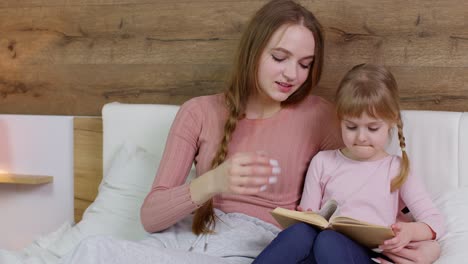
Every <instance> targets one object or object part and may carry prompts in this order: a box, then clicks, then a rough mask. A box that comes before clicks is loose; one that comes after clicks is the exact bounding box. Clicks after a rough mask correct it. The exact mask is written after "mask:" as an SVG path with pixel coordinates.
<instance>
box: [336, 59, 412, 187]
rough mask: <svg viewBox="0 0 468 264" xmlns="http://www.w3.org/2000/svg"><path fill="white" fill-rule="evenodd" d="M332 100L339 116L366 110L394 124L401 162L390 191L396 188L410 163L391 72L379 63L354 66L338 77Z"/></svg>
mask: <svg viewBox="0 0 468 264" xmlns="http://www.w3.org/2000/svg"><path fill="white" fill-rule="evenodd" d="M335 103H336V109H337V114H338V118H339V120H343V118H344V117H352V118H359V117H360V116H361V115H362V114H363V113H366V114H368V115H369V116H371V117H373V118H381V119H383V120H385V121H387V122H389V123H390V124H396V126H397V129H398V139H399V141H400V148H401V150H402V162H401V167H400V173H399V175H398V176H397V177H395V178H394V179H393V180H392V183H391V191H392V192H393V191H395V190H397V189H399V188H400V187H401V185H403V183H404V182H405V181H406V178H407V177H408V173H409V167H410V164H409V159H408V155H407V153H406V143H405V137H404V136H403V122H402V120H401V113H400V97H399V94H398V86H397V83H396V81H395V78H394V77H393V75H392V73H391V72H390V71H389V70H388V69H386V68H385V67H384V66H380V65H373V64H360V65H357V66H354V67H353V68H352V69H351V70H350V71H349V72H348V73H347V74H346V75H345V76H344V78H343V80H341V83H340V85H339V87H338V90H337V91H336V96H335Z"/></svg>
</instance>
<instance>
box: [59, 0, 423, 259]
mask: <svg viewBox="0 0 468 264" xmlns="http://www.w3.org/2000/svg"><path fill="white" fill-rule="evenodd" d="M235 58H236V60H235V62H234V66H233V73H232V78H231V81H230V84H229V85H228V87H227V90H226V92H225V93H224V94H216V95H211V96H203V97H197V98H193V99H191V100H189V101H187V102H186V103H185V104H183V105H182V106H181V108H180V110H179V112H178V114H177V116H176V118H175V120H174V123H173V125H172V128H171V131H170V133H169V136H168V140H167V145H166V149H165V151H164V155H163V158H162V161H161V163H160V167H159V169H158V173H157V175H156V178H155V181H154V184H153V187H152V190H151V192H150V193H149V194H148V196H147V198H146V200H145V202H144V204H143V206H142V209H141V219H142V223H143V225H144V227H145V229H146V230H147V231H148V232H149V233H152V234H151V235H150V236H149V237H148V239H146V240H144V241H142V242H138V243H133V242H128V241H118V240H113V239H110V238H104V237H96V238H91V239H87V240H85V241H83V242H82V243H81V244H80V245H79V246H78V248H77V249H76V250H75V251H74V252H73V253H71V254H70V255H69V256H68V257H67V258H66V259H65V260H64V263H154V262H155V261H157V262H158V263H251V262H252V261H253V259H254V258H255V257H256V256H257V255H258V254H259V253H260V252H261V250H262V249H263V248H264V247H265V246H267V245H268V244H269V243H270V241H271V240H272V239H273V238H274V237H275V236H276V234H277V233H278V232H279V229H278V227H277V226H276V222H275V221H274V220H273V218H272V217H271V216H270V214H269V211H270V210H272V209H273V208H275V207H277V206H282V207H287V208H291V209H292V208H295V207H296V206H297V204H298V203H299V199H300V197H301V192H302V184H303V182H304V175H305V172H306V170H307V167H308V164H309V161H310V159H311V158H312V157H313V156H314V155H315V154H316V153H317V152H318V151H320V150H325V149H335V148H337V147H339V146H341V145H342V141H341V138H340V135H339V127H338V122H337V121H336V117H335V115H334V113H333V106H332V105H331V104H329V103H328V102H326V101H325V100H323V99H321V98H319V97H316V96H311V95H310V91H311V89H312V88H313V87H315V86H316V85H317V83H318V81H319V79H320V74H321V71H322V64H323V38H322V31H321V26H320V24H319V23H318V21H317V20H316V19H315V17H314V15H313V14H312V13H311V12H310V11H309V10H307V9H306V8H304V7H302V6H301V5H299V4H297V3H295V2H293V1H287V0H286V1H285V0H274V1H271V2H268V3H267V4H265V5H264V6H263V7H262V8H260V9H259V10H258V11H257V12H256V13H255V15H254V16H253V18H252V20H251V21H250V23H249V24H248V26H247V28H246V30H245V32H244V34H243V35H242V37H241V40H240V45H239V47H238V52H237V55H236V57H235ZM311 131H313V133H311ZM193 162H195V164H196V170H197V178H196V179H194V180H192V181H191V182H189V183H185V181H186V178H187V175H188V172H189V170H190V167H191V165H192V163H193ZM193 212H195V214H194V215H192V213H193ZM423 247H424V246H423ZM93 252H97V253H93ZM109 256H111V257H109Z"/></svg>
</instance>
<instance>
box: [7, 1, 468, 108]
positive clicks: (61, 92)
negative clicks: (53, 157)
mask: <svg viewBox="0 0 468 264" xmlns="http://www.w3.org/2000/svg"><path fill="white" fill-rule="evenodd" d="M265 2H266V1H235V0H221V1H220V0H217V1H215V0H196V1H189V0H174V1H170V0H75V1H66V0H50V1H37V0H20V1H14V0H5V1H1V3H0V72H1V73H2V74H0V113H12V114H59V115H100V110H101V108H102V106H103V105H104V104H105V103H107V102H111V101H121V102H130V103H165V104H181V103H183V102H185V101H186V100H188V99H190V98H192V97H194V96H199V95H205V94H211V93H216V92H221V91H223V90H224V88H225V80H226V79H227V76H228V74H229V70H230V65H231V62H232V59H233V56H234V53H235V50H236V45H237V42H238V40H239V37H240V34H241V31H242V29H243V28H244V26H245V23H246V21H247V20H248V18H249V17H250V16H251V15H252V14H253V12H255V10H256V9H258V8H259V7H260V6H261V5H262V4H263V3H265ZM300 2H301V3H303V4H304V5H305V6H306V7H308V8H310V9H311V10H312V11H313V12H314V13H315V14H316V16H317V17H318V19H319V20H320V21H321V22H322V24H323V26H324V29H325V33H326V34H325V36H326V61H325V65H326V67H325V70H324V78H323V81H322V83H321V85H320V87H318V88H317V89H316V90H315V93H316V94H318V95H322V96H324V97H326V98H327V99H330V100H332V99H333V94H334V91H335V89H336V85H337V83H338V82H339V80H340V78H341V77H342V75H343V74H344V73H345V72H346V70H348V69H349V68H351V67H352V66H353V65H355V64H358V63H363V62H374V63H382V64H385V65H388V66H389V67H390V68H391V69H392V70H393V71H394V73H395V75H396V76H397V78H398V83H399V84H400V86H401V96H402V101H403V106H404V108H406V109H432V110H449V111H468V100H467V99H466V97H467V95H468V82H466V78H467V77H466V75H467V73H468V70H467V69H468V19H467V18H468V1H465V0H447V1H437V0H425V1H422V0H418V1H406V0H382V1H371V0H362V1H351V0H329V1H324V0H320V1H300Z"/></svg>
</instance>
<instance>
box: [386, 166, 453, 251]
mask: <svg viewBox="0 0 468 264" xmlns="http://www.w3.org/2000/svg"><path fill="white" fill-rule="evenodd" d="M400 196H401V199H402V200H403V202H404V203H405V204H406V205H407V206H408V208H409V210H410V212H411V213H412V215H413V217H414V218H415V220H416V221H417V222H411V223H405V222H397V223H395V224H393V225H392V228H393V230H394V232H395V233H396V236H395V237H394V238H392V239H389V240H387V241H385V243H384V245H382V246H381V249H383V250H385V251H387V252H398V251H400V250H401V249H402V248H404V247H405V246H406V245H407V244H408V243H409V242H410V241H424V240H432V239H436V238H440V237H441V236H442V235H443V234H444V233H445V226H444V219H443V216H442V214H441V213H440V212H439V210H438V209H437V208H436V207H435V206H434V204H433V202H432V200H431V198H430V197H429V194H428V193H427V191H426V189H425V186H424V184H423V183H422V181H420V180H419V178H417V176H416V175H412V174H410V175H409V176H408V179H407V181H406V182H405V184H403V186H402V187H401V189H400Z"/></svg>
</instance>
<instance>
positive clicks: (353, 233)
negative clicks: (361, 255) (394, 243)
mask: <svg viewBox="0 0 468 264" xmlns="http://www.w3.org/2000/svg"><path fill="white" fill-rule="evenodd" d="M331 229H333V230H335V231H337V232H340V233H342V234H344V235H346V236H347V237H349V238H351V239H353V240H354V241H356V242H358V243H360V244H362V245H364V246H367V247H368V248H376V247H378V246H379V245H381V244H383V242H384V241H385V240H387V239H390V238H392V237H394V236H395V234H394V233H393V231H392V229H391V228H389V227H386V226H377V225H370V226H369V225H352V224H342V223H333V224H331Z"/></svg>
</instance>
